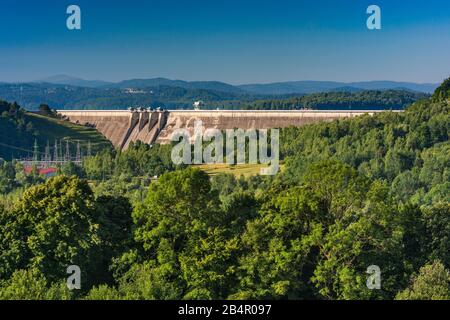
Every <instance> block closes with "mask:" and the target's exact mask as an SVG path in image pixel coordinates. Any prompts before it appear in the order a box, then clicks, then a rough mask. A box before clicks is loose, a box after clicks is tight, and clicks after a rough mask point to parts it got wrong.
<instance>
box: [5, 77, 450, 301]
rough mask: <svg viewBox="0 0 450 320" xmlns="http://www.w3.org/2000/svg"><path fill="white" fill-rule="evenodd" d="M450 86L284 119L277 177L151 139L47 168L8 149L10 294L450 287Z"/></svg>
mask: <svg viewBox="0 0 450 320" xmlns="http://www.w3.org/2000/svg"><path fill="white" fill-rule="evenodd" d="M449 88H450V82H449V81H446V82H445V83H444V84H443V85H442V86H441V87H440V88H439V89H438V90H436V93H435V94H434V95H433V96H432V98H431V99H426V100H422V101H420V102H416V103H414V104H413V105H412V106H410V107H408V108H407V109H406V111H405V112H401V113H399V112H389V111H387V112H382V113H377V114H375V115H373V116H369V115H365V116H361V117H355V118H350V119H348V118H347V119H342V120H337V121H332V122H322V123H316V124H311V125H307V126H303V127H298V128H297V127H292V128H285V129H282V130H281V134H280V143H281V153H282V158H283V159H284V169H283V170H282V171H280V172H279V173H278V174H277V175H275V176H258V175H256V176H252V177H247V178H246V177H239V178H236V177H234V176H233V175H224V174H221V175H220V174H219V175H217V176H214V177H212V178H211V177H209V176H208V175H207V174H206V173H205V172H203V171H201V170H200V169H198V168H185V167H176V166H175V165H174V164H173V162H172V160H171V156H170V155H171V146H170V145H164V146H162V145H155V146H153V147H150V146H149V145H145V144H142V143H137V144H136V145H131V146H130V148H129V149H127V150H126V151H124V152H115V151H105V152H101V153H98V154H96V155H95V156H93V157H88V158H87V159H86V160H85V161H83V163H82V166H81V167H80V168H78V167H77V169H76V170H74V169H73V168H71V167H67V168H61V169H62V170H61V174H60V175H59V176H57V177H54V178H51V179H49V180H47V181H44V180H43V179H42V178H41V177H33V176H32V177H31V179H24V178H23V174H22V172H23V169H22V168H21V166H20V165H17V164H16V165H14V164H11V163H5V162H3V163H0V262H1V263H0V300H1V299H11V300H16V299H92V300H102V299H151V300H154V299H168V300H174V299H180V300H181V299H185V300H190V299H192V300H200V299H261V300H262V299H265V300H268V299H317V300H333V299H339V300H365V299H373V300H381V299H410V300H418V299H419V300H429V299H436V300H437V299H440V300H449V299H450V271H449V270H450V241H449V234H450V232H449V230H450V199H449V194H450V172H449V168H450V144H449V132H450V101H449V96H450V91H449ZM14 110H15V109H14V108H13V111H14ZM0 162H1V161H0ZM154 176H157V179H154V178H153V177H154ZM31 184H33V185H31ZM30 185H31V186H30ZM68 265H77V266H80V268H81V270H82V272H83V273H82V277H81V279H82V280H81V281H82V284H81V290H72V291H69V290H68V288H67V285H66V284H67V266H68ZM368 270H369V271H370V270H378V271H379V272H381V279H380V282H379V283H378V285H379V286H378V288H377V289H375V288H376V286H375V284H374V283H371V282H370V279H371V278H373V277H370V275H369V274H368ZM372 275H373V274H372ZM370 284H372V285H374V286H370ZM374 287H375V288H374Z"/></svg>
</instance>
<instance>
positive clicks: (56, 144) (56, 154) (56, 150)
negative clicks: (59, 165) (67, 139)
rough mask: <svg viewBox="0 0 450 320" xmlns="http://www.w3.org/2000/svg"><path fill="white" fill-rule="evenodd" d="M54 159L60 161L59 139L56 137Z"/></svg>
mask: <svg viewBox="0 0 450 320" xmlns="http://www.w3.org/2000/svg"><path fill="white" fill-rule="evenodd" d="M53 161H55V162H57V161H58V141H57V140H56V139H55V150H53Z"/></svg>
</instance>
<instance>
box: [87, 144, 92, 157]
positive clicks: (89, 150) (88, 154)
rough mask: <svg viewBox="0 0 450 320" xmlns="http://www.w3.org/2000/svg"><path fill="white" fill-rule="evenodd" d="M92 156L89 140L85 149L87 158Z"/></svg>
mask: <svg viewBox="0 0 450 320" xmlns="http://www.w3.org/2000/svg"><path fill="white" fill-rule="evenodd" d="M91 155H92V147H91V140H89V141H88V149H87V156H88V157H90V156H91Z"/></svg>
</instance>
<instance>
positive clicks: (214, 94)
mask: <svg viewBox="0 0 450 320" xmlns="http://www.w3.org/2000/svg"><path fill="white" fill-rule="evenodd" d="M130 85H133V83H130ZM131 88H133V87H131ZM232 88H233V87H232ZM130 90H131V89H130V88H128V89H127V88H109V87H106V88H104V87H101V88H85V87H77V86H67V85H66V86H63V85H55V84H46V83H43V84H39V83H25V84H2V83H0V97H2V98H3V99H5V100H7V101H17V102H18V103H19V104H20V105H21V106H22V107H23V108H26V109H28V110H37V109H38V107H39V105H40V104H43V103H44V104H48V105H49V106H51V107H52V108H56V109H127V108H128V107H141V106H145V107H152V108H157V107H161V108H164V109H192V103H193V102H194V101H197V100H202V101H203V102H205V106H204V108H206V109H216V108H219V109H243V108H244V109H264V110H268V109H269V110H270V109H289V110H290V109H302V108H307V109H380V110H382V109H386V110H389V109H403V108H405V107H406V106H408V105H410V104H412V103H413V102H415V101H417V100H420V99H423V98H427V97H429V95H428V94H425V93H420V92H415V91H411V90H402V89H397V90H392V89H391V90H362V89H355V88H353V89H352V88H342V89H340V90H341V91H331V92H322V93H314V94H306V95H305V94H285V95H269V94H265V95H262V94H254V93H251V92H246V91H243V90H240V89H238V88H234V90H231V89H230V88H228V87H225V88H224V87H223V86H215V85H214V82H213V83H211V84H210V86H206V84H205V86H204V87H202V88H192V87H180V86H167V85H156V86H155V85H154V86H144V87H138V89H136V88H134V89H132V90H131V91H130ZM336 90H338V89H336ZM355 90H356V92H355Z"/></svg>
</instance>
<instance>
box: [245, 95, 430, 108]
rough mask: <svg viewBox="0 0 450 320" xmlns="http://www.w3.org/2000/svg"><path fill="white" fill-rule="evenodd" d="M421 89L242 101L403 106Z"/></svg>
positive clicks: (269, 104) (256, 105)
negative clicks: (416, 90)
mask: <svg viewBox="0 0 450 320" xmlns="http://www.w3.org/2000/svg"><path fill="white" fill-rule="evenodd" d="M427 97H428V95H427V94H424V93H418V92H411V91H403V90H383V91H377V90H367V91H359V92H354V93H352V92H324V93H315V94H309V95H304V96H301V97H291V98H288V99H273V100H256V101H254V102H249V103H247V104H243V105H242V108H243V109H248V110H280V109H281V110H299V109H318V110H358V109H359V110H369V109H372V110H384V109H386V110H389V109H393V110H395V109H404V108H405V107H407V106H409V105H411V104H412V103H414V102H416V101H417V100H420V99H425V98H427Z"/></svg>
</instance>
